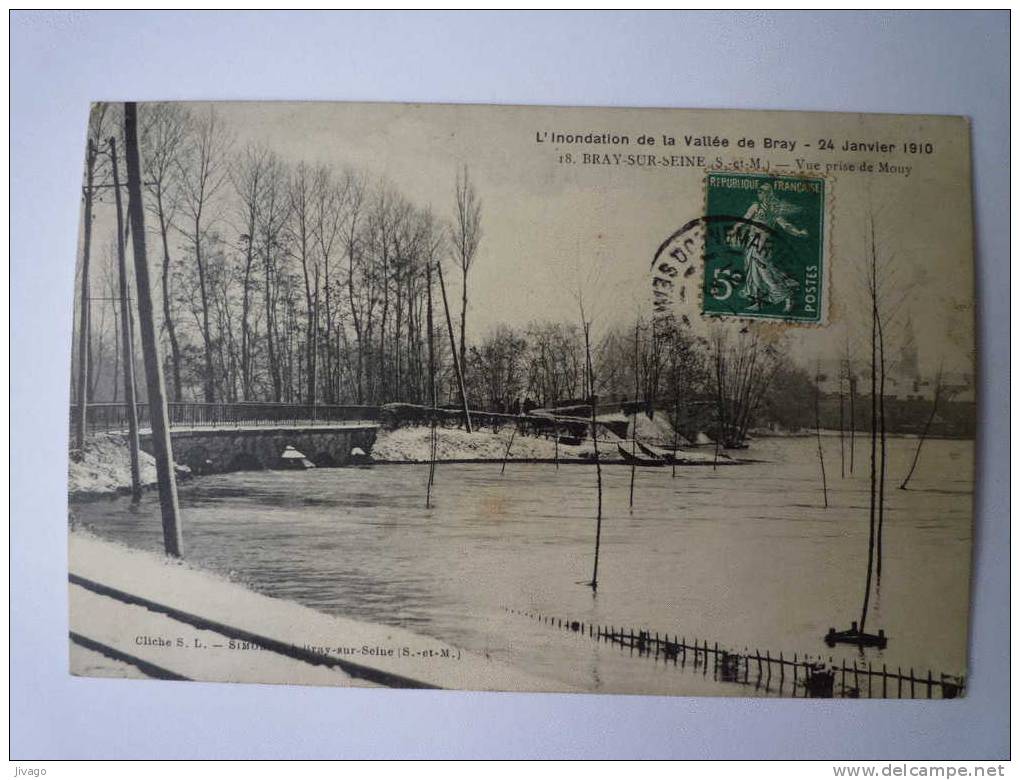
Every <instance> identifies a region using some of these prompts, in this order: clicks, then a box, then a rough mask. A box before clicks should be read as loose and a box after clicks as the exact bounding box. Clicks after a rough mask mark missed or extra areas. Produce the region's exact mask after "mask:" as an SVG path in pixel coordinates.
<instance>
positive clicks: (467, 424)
mask: <svg viewBox="0 0 1020 780" xmlns="http://www.w3.org/2000/svg"><path fill="white" fill-rule="evenodd" d="M436 270H437V271H438V272H439V289H440V291H442V293H443V310H444V311H445V312H446V329H447V331H449V334H450V351H451V353H452V354H453V368H454V370H455V371H456V372H457V386H458V387H459V388H460V402H461V406H463V408H464V430H466V431H467V432H468V433H471V432H472V430H471V412H470V411H468V400H467V391H466V390H465V389H464V369H463V366H461V364H460V360H458V358H457V342H456V341H455V340H454V338H453V323H452V321H451V320H450V304H449V303H448V302H447V300H446V282H444V281H443V266H442V265H441V264H439V263H436Z"/></svg>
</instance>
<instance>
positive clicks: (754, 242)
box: [727, 182, 808, 311]
mask: <svg viewBox="0 0 1020 780" xmlns="http://www.w3.org/2000/svg"><path fill="white" fill-rule="evenodd" d="M798 211H800V208H799V207H798V206H795V205H793V204H792V203H787V202H786V201H784V200H780V199H779V198H778V197H776V195H775V193H774V192H773V190H772V185H771V184H770V183H769V182H765V183H764V184H762V185H761V186H760V187H759V188H758V200H757V201H755V202H754V203H752V204H751V207H750V208H749V209H748V210H747V213H746V214H744V219H745V220H751V221H753V222H756V223H758V224H759V225H764V226H765V227H767V228H769V230H772V231H775V230H776V228H777V227H778V228H781V229H783V230H785V231H786V232H787V233H789V234H790V235H791V236H796V237H797V238H803V237H805V236H807V234H808V232H807V230H804V229H802V228H798V227H796V226H795V225H793V224H791V223H790V222H788V221H787V219H786V217H787V216H792V215H793V214H796V213H797V212H798ZM727 240H728V241H729V243H730V246H739V245H740V244H741V240H743V249H744V287H743V289H742V290H741V291H740V295H741V297H743V298H747V299H748V300H750V301H751V305H750V306H748V307H747V308H748V309H752V310H757V309H758V308H760V307H761V305H762V303H768V304H777V303H782V304H783V310H784V311H790V310H792V309H793V294H794V293H795V292H796V290H797V281H796V280H795V279H792V278H791V277H789V276H788V275H787V274H785V273H783V271H781V270H779V269H778V268H776V266H775V264H774V263H773V262H772V242H771V240H770V239H769V235H768V233H767V232H766V231H765V230H764V229H763V228H761V227H757V226H756V225H748V224H747V223H743V224H740V225H735V226H734V227H733V228H731V229H730V231H729V233H728V234H727Z"/></svg>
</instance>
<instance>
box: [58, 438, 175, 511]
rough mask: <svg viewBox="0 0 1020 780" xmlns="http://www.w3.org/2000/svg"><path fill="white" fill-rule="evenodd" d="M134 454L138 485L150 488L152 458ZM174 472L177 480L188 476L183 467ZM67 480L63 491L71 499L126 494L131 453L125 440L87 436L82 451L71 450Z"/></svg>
mask: <svg viewBox="0 0 1020 780" xmlns="http://www.w3.org/2000/svg"><path fill="white" fill-rule="evenodd" d="M138 455H139V458H138V466H139V475H140V477H141V481H142V486H143V487H152V486H154V485H155V484H156V459H155V458H153V457H152V456H151V455H150V454H149V453H147V452H139V453H138ZM176 469H177V478H178V479H184V478H187V477H189V476H191V470H190V469H189V468H188V467H187V466H176ZM67 477H68V479H67V490H68V493H69V494H70V496H71V498H74V499H79V500H80V499H88V498H95V497H99V496H109V495H116V494H118V493H129V492H130V491H131V452H130V451H129V449H128V441H127V437H126V436H124V435H122V434H116V433H97V434H94V435H92V436H90V437H89V438H88V439H87V440H86V442H85V448H84V450H72V451H71V457H70V462H69V465H68V475H67Z"/></svg>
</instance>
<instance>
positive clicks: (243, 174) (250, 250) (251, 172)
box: [230, 146, 269, 401]
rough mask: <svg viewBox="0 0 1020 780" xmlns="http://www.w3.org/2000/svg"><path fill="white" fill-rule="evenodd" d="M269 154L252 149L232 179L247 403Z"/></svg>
mask: <svg viewBox="0 0 1020 780" xmlns="http://www.w3.org/2000/svg"><path fill="white" fill-rule="evenodd" d="M268 162H269V152H268V151H266V150H265V149H264V148H261V147H255V146H248V147H247V148H245V150H244V151H243V152H242V153H241V155H240V157H239V158H238V159H237V160H235V161H234V164H233V166H232V168H231V172H230V178H231V182H232V183H233V188H234V193H235V196H236V198H237V202H238V205H237V209H238V212H239V217H240V226H239V229H240V230H241V233H240V235H239V237H238V246H239V249H240V251H241V253H242V258H243V259H242V266H241V354H240V363H241V395H242V397H243V398H244V400H245V401H252V400H254V398H255V377H254V366H253V355H252V352H253V348H254V336H253V326H252V295H253V293H254V291H255V288H256V284H255V280H254V275H255V259H256V249H255V242H256V231H257V230H258V227H259V204H260V202H261V199H262V188H263V187H264V186H265V177H266V168H267V166H268Z"/></svg>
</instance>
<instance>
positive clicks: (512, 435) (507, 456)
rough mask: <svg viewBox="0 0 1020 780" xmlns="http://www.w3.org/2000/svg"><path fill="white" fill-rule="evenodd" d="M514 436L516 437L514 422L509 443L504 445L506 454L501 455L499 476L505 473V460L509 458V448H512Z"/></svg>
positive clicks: (515, 424)
mask: <svg viewBox="0 0 1020 780" xmlns="http://www.w3.org/2000/svg"><path fill="white" fill-rule="evenodd" d="M516 435H517V423H516V422H515V423H514V427H513V430H511V431H510V441H509V442H508V443H507V445H506V452H504V453H503V466H502V467H501V468H500V470H499V473H500V474H502V473H504V472H505V471H506V459H507V458H509V457H510V448H511V447H513V446H514V436H516Z"/></svg>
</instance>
